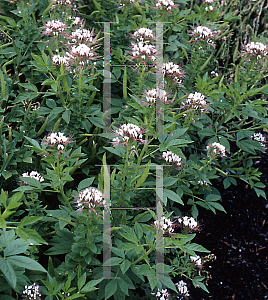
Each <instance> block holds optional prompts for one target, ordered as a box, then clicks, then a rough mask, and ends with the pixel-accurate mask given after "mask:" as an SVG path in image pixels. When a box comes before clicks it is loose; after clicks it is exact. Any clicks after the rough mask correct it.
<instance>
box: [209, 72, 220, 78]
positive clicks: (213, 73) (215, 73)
mask: <svg viewBox="0 0 268 300" xmlns="http://www.w3.org/2000/svg"><path fill="white" fill-rule="evenodd" d="M210 74H211V75H212V76H215V77H218V76H219V73H217V72H215V71H211V72H210Z"/></svg>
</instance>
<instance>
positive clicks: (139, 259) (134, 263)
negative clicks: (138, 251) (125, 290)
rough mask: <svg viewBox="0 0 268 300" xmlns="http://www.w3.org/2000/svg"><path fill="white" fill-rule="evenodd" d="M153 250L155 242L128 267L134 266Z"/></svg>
mask: <svg viewBox="0 0 268 300" xmlns="http://www.w3.org/2000/svg"><path fill="white" fill-rule="evenodd" d="M153 250H155V244H154V245H153V246H152V247H151V248H150V249H149V250H148V251H147V252H145V253H144V254H143V255H142V256H141V257H140V258H138V259H137V260H136V261H134V262H133V263H132V264H131V265H130V268H131V267H133V266H135V265H136V264H137V263H139V262H140V261H141V260H143V259H144V258H146V257H147V256H148V255H149V254H150V253H151V252H152V251H153Z"/></svg>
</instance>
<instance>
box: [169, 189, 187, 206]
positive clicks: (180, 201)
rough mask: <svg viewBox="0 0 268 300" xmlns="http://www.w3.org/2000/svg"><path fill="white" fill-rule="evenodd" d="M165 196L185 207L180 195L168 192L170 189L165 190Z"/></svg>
mask: <svg viewBox="0 0 268 300" xmlns="http://www.w3.org/2000/svg"><path fill="white" fill-rule="evenodd" d="M164 195H165V197H167V198H169V199H171V200H173V201H175V202H177V203H180V204H181V205H184V203H183V201H182V200H181V198H180V196H179V195H178V194H176V193H175V192H173V191H171V190H168V189H164Z"/></svg>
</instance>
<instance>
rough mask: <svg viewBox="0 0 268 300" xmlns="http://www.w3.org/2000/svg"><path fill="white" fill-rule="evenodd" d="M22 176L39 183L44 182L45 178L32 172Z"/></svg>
mask: <svg viewBox="0 0 268 300" xmlns="http://www.w3.org/2000/svg"><path fill="white" fill-rule="evenodd" d="M21 176H22V177H31V178H34V179H36V180H38V181H39V182H43V181H44V178H43V177H42V176H41V175H40V174H39V173H38V172H36V171H32V172H31V173H30V174H29V173H28V172H25V173H23V174H22V175H21Z"/></svg>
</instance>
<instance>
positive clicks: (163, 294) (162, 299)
mask: <svg viewBox="0 0 268 300" xmlns="http://www.w3.org/2000/svg"><path fill="white" fill-rule="evenodd" d="M151 294H152V295H153V296H155V297H156V298H158V299H159V300H168V299H170V298H169V296H170V294H169V293H168V291H167V289H165V290H164V289H162V290H161V291H160V290H159V289H158V291H157V293H151Z"/></svg>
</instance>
